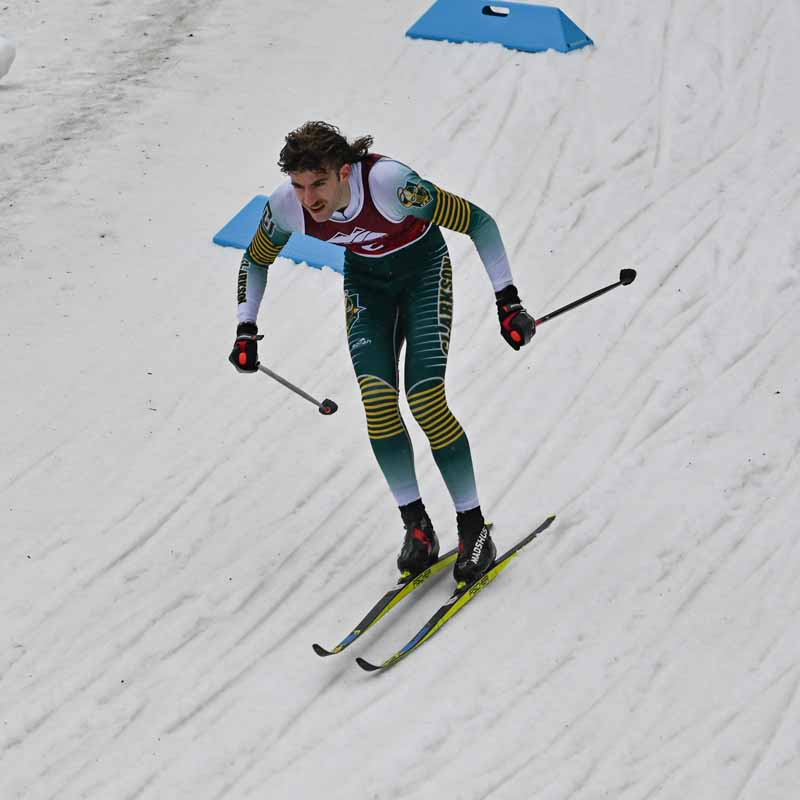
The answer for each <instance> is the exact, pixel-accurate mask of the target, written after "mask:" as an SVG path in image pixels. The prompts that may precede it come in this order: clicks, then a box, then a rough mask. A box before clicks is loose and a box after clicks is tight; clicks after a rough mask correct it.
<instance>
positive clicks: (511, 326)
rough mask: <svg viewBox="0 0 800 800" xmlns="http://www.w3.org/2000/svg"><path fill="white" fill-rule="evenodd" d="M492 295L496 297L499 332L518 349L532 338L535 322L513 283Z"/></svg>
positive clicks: (534, 331)
mask: <svg viewBox="0 0 800 800" xmlns="http://www.w3.org/2000/svg"><path fill="white" fill-rule="evenodd" d="M494 296H495V298H496V299H497V316H498V317H499V319H500V333H501V334H502V336H503V338H504V339H505V340H506V341H507V342H508V343H509V344H510V345H511V346H512V347H513V348H514V349H515V350H519V349H520V347H522V346H523V345H526V344H528V342H529V341H530V340H531V339H533V335H534V334H535V333H536V322H535V321H534V319H533V317H532V316H531V315H530V314H529V313H528V312H527V311H526V310H525V309H524V307H523V305H522V301H521V300H520V299H519V294H518V293H517V287H516V286H514V284H511V285H510V286H506V287H505V289H501V290H500V291H499V292H495V295H494Z"/></svg>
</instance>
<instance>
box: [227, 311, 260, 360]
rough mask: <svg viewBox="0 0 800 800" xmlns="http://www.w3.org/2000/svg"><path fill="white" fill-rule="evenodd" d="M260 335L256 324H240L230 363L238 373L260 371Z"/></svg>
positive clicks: (229, 357) (229, 358)
mask: <svg viewBox="0 0 800 800" xmlns="http://www.w3.org/2000/svg"><path fill="white" fill-rule="evenodd" d="M263 338H264V337H263V336H259V335H258V328H257V327H256V324H255V322H240V323H239V325H238V326H237V328H236V341H235V342H234V343H233V350H231V354H230V355H229V356H228V361H230V362H231V364H233V366H234V367H236V369H237V371H238V372H256V371H257V370H258V340H259V339H263Z"/></svg>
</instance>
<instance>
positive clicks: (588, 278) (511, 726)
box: [0, 0, 800, 800]
mask: <svg viewBox="0 0 800 800" xmlns="http://www.w3.org/2000/svg"><path fill="white" fill-rule="evenodd" d="M428 5H429V3H428V2H427V0H409V2H406V3H390V2H385V1H384V0H378V1H377V2H371V3H366V2H360V0H359V1H358V2H356V1H355V0H348V2H345V0H333V2H330V3H325V4H319V3H316V2H314V3H312V2H310V0H298V2H296V3H294V4H291V5H284V4H277V3H263V4H255V5H254V4H252V3H244V2H241V0H223V2H210V0H200V1H199V2H198V0H193V1H192V2H189V0H166V2H165V1H164V0H162V2H156V1H155V0H145V2H141V0H140V1H139V2H133V0H119V2H115V3H113V4H108V3H104V2H100V0H96V1H95V2H92V3H78V2H74V0H61V2H55V0H41V2H37V3H33V4H29V3H23V4H12V5H10V6H8V7H6V8H4V10H3V19H2V26H3V29H4V30H5V31H7V32H9V33H10V32H13V34H14V36H15V37H16V41H17V42H18V46H19V54H20V56H19V59H18V61H17V63H16V65H15V69H14V72H13V73H12V74H11V75H10V76H9V78H8V79H6V80H5V81H3V83H2V85H0V107H1V108H2V113H1V114H0V153H1V154H2V158H0V187H2V188H0V208H1V210H0V241H2V244H3V247H2V250H0V253H2V272H0V281H1V282H2V283H1V285H0V332H1V335H2V337H3V342H4V347H3V350H2V352H3V356H2V387H3V388H2V392H1V393H0V443H1V449H0V453H2V458H1V459H0V496H1V497H2V505H0V530H2V542H3V547H2V550H1V551H0V559H1V560H0V568H1V569H2V573H1V574H2V580H0V612H1V613H2V620H3V625H2V639H1V641H2V648H0V797H2V798H4V800H5V798H25V800H28V799H29V798H35V799H37V800H38V798H59V800H62V799H63V798H102V800H109V799H113V800H117V798H119V799H120V800H122V798H159V799H161V798H192V800H205V799H206V798H208V800H211V799H212V798H226V799H227V798H265V797H267V798H271V799H273V798H274V799H282V798H300V797H317V796H324V797H326V798H332V799H335V798H369V799H370V800H384V799H387V800H388V799H389V798H391V800H399V799H400V798H403V799H404V800H405V799H406V798H408V799H409V800H412V799H413V800H427V798H438V797H444V796H447V797H452V798H458V799H459V800H478V799H479V798H481V799H483V798H491V800H517V799H518V798H519V799H520V800H523V799H524V800H527V798H534V797H535V798H537V800H562V799H563V800H567V798H570V799H571V800H596V799H599V798H615V800H645V799H647V800H677V799H678V798H686V797H692V798H701V797H702V798H704V800H789V798H792V797H794V796H796V792H797V786H798V785H800V727H799V726H798V718H800V637H798V635H797V616H798V611H800V545H799V544H798V537H797V520H798V518H800V493H798V491H797V487H798V484H799V482H800V457H798V456H799V454H800V432H799V430H798V425H797V409H798V404H799V403H800V377H799V375H798V370H797V364H798V357H797V352H798V344H797V343H798V340H799V339H800V315H798V313H797V307H798V301H799V300H800V283H798V279H799V278H800V269H799V268H798V255H800V227H799V226H798V224H797V220H798V213H799V212H800V155H799V154H798V151H797V141H798V135H799V134H800V130H799V127H800V126H799V124H798V123H800V112H798V110H797V103H796V96H797V84H798V79H797V71H796V55H795V53H794V48H793V45H794V43H795V41H796V39H797V36H798V34H800V18H799V17H798V13H797V9H796V4H794V3H792V2H790V0H777V2H774V3H771V4H763V3H760V2H755V0H747V1H746V2H739V3H735V4H730V3H724V2H722V0H710V2H707V3H704V4H701V5H699V4H697V3H694V2H690V1H689V0H654V2H652V3H649V4H647V7H646V8H644V7H640V6H639V4H635V3H630V2H625V0H608V2H605V3H602V4H597V3H590V2H588V0H573V2H571V3H570V5H569V6H563V8H564V10H565V11H566V12H567V13H568V14H569V15H570V16H571V17H572V18H573V19H574V20H575V21H576V23H577V24H579V25H580V26H581V27H582V28H583V29H584V30H586V31H587V33H588V34H589V35H590V36H591V37H592V38H593V39H594V40H595V42H596V43H597V44H596V46H595V47H593V48H586V49H583V50H581V51H578V52H575V53H571V54H569V55H561V54H557V53H552V52H550V53H545V54H537V55H528V54H521V53H515V52H513V51H509V50H505V49H503V48H501V47H499V46H495V45H451V44H444V43H437V42H426V41H412V40H409V39H406V38H405V37H404V36H403V35H402V34H403V31H405V30H406V28H407V27H408V26H409V25H410V24H411V23H412V22H413V21H414V20H416V19H417V18H418V17H419V16H420V14H421V13H422V12H423V11H424V10H425V9H426V8H427V6H428ZM12 79H13V80H12ZM306 119H326V120H330V121H333V122H335V123H337V124H339V125H340V126H341V127H342V129H343V130H344V131H345V132H346V133H348V134H349V135H351V136H357V135H361V134H363V133H371V134H372V135H373V136H374V137H375V142H376V145H375V148H376V150H378V151H379V152H385V153H388V154H391V155H392V156H394V157H397V158H399V159H401V160H403V161H405V162H407V163H410V164H412V165H414V166H415V167H416V168H417V169H418V170H419V171H420V172H421V173H423V174H425V175H426V176H427V177H430V178H431V179H432V180H434V181H436V182H437V183H439V184H441V185H442V186H444V187H445V188H447V189H448V190H450V191H452V192H456V193H459V194H462V195H465V196H467V197H469V198H470V199H472V200H474V201H475V202H477V203H478V204H480V205H481V206H482V207H484V208H486V209H487V210H489V211H490V212H491V213H492V214H493V215H494V216H495V218H496V219H497V221H498V224H499V225H500V228H501V231H502V232H503V235H504V239H505V241H506V245H507V248H508V251H509V254H510V256H511V259H512V265H513V268H514V271H515V278H516V282H517V285H518V286H519V288H520V292H521V295H522V298H523V300H524V301H525V302H526V305H527V306H528V307H529V308H530V309H531V311H532V312H533V313H535V314H536V316H537V317H538V316H542V315H543V314H544V313H546V312H548V311H550V310H552V309H553V308H556V307H558V306H560V305H563V304H564V303H567V302H569V301H571V300H572V299H575V298H576V297H579V296H581V295H583V294H585V293H587V292H590V291H592V290H594V289H596V288H599V287H600V286H603V285H605V284H607V283H610V282H613V281H614V280H616V278H617V275H618V272H619V269H620V268H622V267H633V268H635V269H637V271H638V278H637V280H636V282H635V283H634V284H632V285H631V286H628V287H626V288H620V289H617V290H615V291H614V292H612V293H610V294H609V295H607V296H605V297H603V298H600V299H598V300H596V301H594V302H592V303H589V304H587V305H586V306H583V307H582V308H580V309H579V310H576V311H573V312H570V313H569V314H566V315H564V316H563V317H560V318H558V319H556V320H553V321H552V322H548V323H546V324H545V325H542V326H541V327H540V330H539V331H538V332H537V335H536V337H535V339H534V341H533V342H532V344H531V345H530V347H528V348H526V349H524V350H523V351H521V352H520V353H515V352H513V351H512V350H511V349H510V348H508V347H507V346H506V345H505V344H504V343H503V341H502V340H501V338H500V336H499V333H498V331H497V322H496V318H495V316H494V308H493V297H492V293H491V288H490V285H489V282H488V280H487V278H486V276H485V274H484V272H483V269H482V267H481V265H480V262H479V260H478V258H477V254H476V253H475V252H474V249H473V248H472V245H471V244H470V242H469V240H468V239H466V238H465V237H459V236H458V235H456V234H452V235H448V237H447V238H448V242H449V243H450V246H451V253H452V256H453V261H454V265H455V269H454V280H455V291H456V301H455V315H456V316H455V331H454V337H453V341H452V347H451V359H450V370H449V373H448V396H449V398H450V400H451V402H452V404H453V407H454V410H455V412H456V414H457V416H458V417H459V419H460V420H461V422H462V423H463V424H464V426H465V428H466V430H467V431H468V433H469V436H470V441H471V442H472V446H473V455H474V458H475V461H476V467H477V471H478V478H479V489H480V492H481V496H482V502H483V506H484V508H485V509H486V511H487V513H488V515H489V517H490V518H491V519H492V520H494V522H495V525H496V527H495V536H496V539H497V540H498V542H499V545H500V547H501V548H503V547H505V546H506V545H509V544H511V542H512V541H513V540H514V539H516V538H517V537H518V536H519V535H520V534H521V533H523V532H525V530H526V529H529V528H530V527H531V526H532V525H534V524H536V523H537V522H539V521H540V520H541V519H542V518H543V517H544V516H545V515H546V514H548V513H551V512H555V513H557V514H558V519H557V520H556V523H555V524H554V525H553V527H552V528H551V529H550V530H549V531H548V532H547V534H545V535H544V536H543V537H542V538H541V539H539V540H537V541H536V542H535V543H534V544H532V545H531V546H530V547H529V548H528V549H527V550H526V551H525V553H524V554H523V555H522V557H521V558H520V559H519V560H517V561H516V562H515V563H514V564H513V565H512V566H511V567H509V569H508V570H506V572H505V573H504V574H503V576H502V577H501V578H500V579H499V580H498V581H497V582H496V583H495V584H493V585H492V586H491V587H490V588H489V589H487V590H486V592H485V593H484V594H482V595H481V597H480V599H479V600H476V601H475V602H474V603H473V604H472V605H471V606H470V608H469V609H467V610H466V611H465V612H464V613H463V614H462V615H460V616H459V617H457V618H456V619H455V620H454V621H453V622H452V623H451V624H450V625H448V626H447V627H446V628H445V629H444V630H443V631H442V632H441V633H439V634H437V636H436V638H435V639H434V640H432V641H431V642H430V643H428V644H426V645H425V646H424V647H423V648H421V649H420V650H419V652H418V653H416V654H414V655H413V656H412V657H411V658H410V659H408V660H406V661H404V662H401V663H400V664H398V665H397V666H396V667H394V668H393V669H392V670H390V671H389V672H387V673H385V674H382V675H377V676H376V675H367V674H366V673H363V672H362V671H361V670H359V669H358V668H357V667H356V666H355V665H354V663H353V660H352V657H353V656H355V655H363V656H365V657H366V658H368V659H370V660H375V659H380V658H384V657H386V656H388V655H389V654H390V653H391V652H392V651H393V650H394V649H395V647H396V646H398V645H399V644H402V643H403V642H405V641H406V639H407V638H408V637H409V636H410V635H411V634H412V633H413V632H414V631H415V630H416V629H417V627H418V626H419V624H421V622H422V621H423V620H424V619H425V618H426V617H427V615H428V613H429V612H430V610H431V609H432V608H433V607H434V606H436V605H438V602H439V600H440V599H441V598H442V597H444V596H445V595H446V593H447V591H448V590H449V588H450V587H449V586H448V585H447V582H448V581H447V580H445V581H442V582H441V583H440V584H437V585H435V586H433V587H431V588H430V589H428V590H426V591H424V592H423V593H422V596H421V597H420V598H418V599H413V598H412V599H411V600H408V601H406V603H407V608H405V609H404V610H403V611H401V612H399V613H397V614H396V616H395V615H393V616H392V618H387V620H385V621H384V622H382V623H381V625H380V626H379V628H377V629H376V630H375V631H370V632H369V633H368V634H367V635H365V637H364V638H363V639H362V640H361V641H360V642H359V643H358V644H356V645H354V646H353V647H352V648H351V649H350V650H348V651H347V652H346V653H344V654H342V655H339V656H337V657H335V658H330V659H325V660H322V659H319V658H317V657H316V656H315V655H314V654H313V652H312V650H311V646H310V645H311V643H312V642H315V641H318V642H320V643H321V644H323V645H328V646H329V645H332V644H334V643H335V642H336V641H338V640H339V638H340V637H341V636H342V635H344V634H345V633H346V632H347V631H348V630H349V626H350V625H352V624H353V623H354V622H355V621H357V618H358V616H359V615H360V614H361V613H363V612H365V611H366V610H367V609H368V607H369V605H370V604H371V603H372V602H373V600H374V599H376V598H377V596H379V594H380V593H382V592H383V591H384V590H385V589H386V588H387V587H388V586H389V585H391V582H392V581H393V579H394V565H393V562H394V558H395V556H396V552H397V550H398V548H399V544H400V534H401V530H400V525H399V518H398V515H397V511H396V509H395V508H394V507H393V504H392V501H391V496H390V495H389V493H388V491H387V489H386V487H385V485H384V482H383V479H382V477H381V476H380V474H379V472H378V470H377V467H376V465H375V464H374V461H373V457H372V454H371V452H370V450H369V446H368V441H367V438H366V432H365V425H364V421H363V416H362V410H361V407H360V401H359V397H358V391H357V387H356V385H355V381H354V380H353V375H352V369H351V366H350V363H349V359H348V356H347V353H346V348H345V342H344V331H343V325H342V322H343V303H342V298H341V278H340V277H339V276H338V275H336V274H335V273H333V272H332V271H330V270H323V271H322V272H319V271H317V270H312V269H307V268H305V267H297V266H294V265H292V264H290V263H288V262H286V261H281V262H279V263H278V264H277V265H276V266H275V268H274V269H273V270H272V272H271V275H270V286H269V290H268V297H267V300H266V301H265V304H264V307H263V309H262V315H261V329H262V332H263V333H264V334H265V336H266V338H265V339H264V342H263V343H262V349H261V353H262V359H263V361H264V363H265V364H266V365H268V366H269V367H270V368H272V369H274V370H276V371H277V372H279V373H280V374H282V375H285V376H286V377H287V378H289V379H290V380H292V381H294V382H296V383H298V384H299V385H301V386H303V387H304V388H306V389H307V390H308V391H309V392H310V393H311V394H314V395H315V396H318V397H320V398H321V397H325V396H327V397H331V398H333V399H334V400H335V401H336V402H337V403H338V404H339V408H340V410H339V412H338V413H337V414H336V415H335V416H332V417H330V418H326V417H323V416H322V415H320V414H318V413H317V412H316V411H315V410H314V409H313V407H312V406H311V405H309V404H308V403H306V402H305V401H303V400H301V399H299V398H296V397H295V396H294V395H292V394H290V393H289V392H287V391H286V390H285V389H284V388H283V387H281V386H279V385H278V384H276V383H274V382H273V381H271V380H270V379H268V378H266V377H265V376H263V375H261V374H258V375H256V376H246V377H245V376H240V375H238V374H237V373H236V372H235V371H234V370H233V369H232V368H231V367H230V365H229V364H228V363H227V361H226V358H227V354H228V352H229V349H230V345H231V342H232V338H233V331H234V326H235V307H234V302H235V280H236V271H237V267H238V255H237V253H236V252H235V251H233V250H226V249H222V248H218V247H215V246H214V245H212V244H211V236H212V234H213V232H214V231H215V230H217V229H218V228H219V227H220V225H221V224H222V223H224V222H225V221H226V220H227V219H228V218H229V217H230V215H231V214H232V213H234V212H235V211H236V210H237V209H238V208H239V207H240V206H241V205H242V203H243V202H244V201H245V200H246V199H248V198H249V197H250V196H252V195H253V194H256V193H259V192H266V193H269V192H270V191H272V190H273V189H274V188H275V186H276V185H277V184H278V182H279V181H280V180H281V175H280V173H279V171H278V168H277V166H276V164H275V161H276V158H277V152H278V150H279V149H280V146H281V143H282V138H283V136H284V134H285V133H286V132H287V131H289V130H291V129H292V128H294V127H296V126H297V125H298V124H300V123H302V122H304V121H305V120H306ZM412 434H413V437H414V442H415V445H416V448H417V454H418V464H419V476H420V480H421V482H422V485H423V487H424V492H425V500H426V504H427V506H428V509H429V511H430V512H431V515H432V517H433V519H434V522H435V524H436V526H437V529H438V530H439V532H440V536H441V538H442V540H443V546H445V547H449V546H451V545H452V544H453V542H454V538H455V534H454V530H453V527H454V518H453V512H452V508H451V506H450V502H449V498H448V496H447V494H446V491H445V489H444V486H443V484H442V482H441V479H440V478H439V477H438V473H437V472H436V469H435V466H434V464H433V460H432V458H431V457H430V453H429V452H428V450H427V447H426V446H425V442H424V438H423V437H422V434H421V433H420V432H419V431H418V430H417V429H416V427H415V426H413V424H412Z"/></svg>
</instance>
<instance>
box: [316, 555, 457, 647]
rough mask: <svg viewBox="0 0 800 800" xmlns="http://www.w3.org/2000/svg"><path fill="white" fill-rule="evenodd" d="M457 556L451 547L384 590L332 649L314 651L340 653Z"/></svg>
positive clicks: (449, 564) (451, 562) (317, 645)
mask: <svg viewBox="0 0 800 800" xmlns="http://www.w3.org/2000/svg"><path fill="white" fill-rule="evenodd" d="M457 556H458V549H457V548H453V549H452V550H448V552H446V553H445V554H444V555H442V556H440V557H439V559H438V561H436V563H435V564H432V565H431V566H430V567H428V569H426V570H424V571H423V572H420V573H419V575H416V576H414V577H413V578H411V579H409V580H407V581H402V580H401V581H400V582H398V583H397V584H396V585H395V586H394V587H393V588H391V589H390V590H389V591H388V592H386V594H385V595H383V597H381V599H380V600H378V602H377V603H376V604H375V605H374V606H373V607H372V608H371V609H370V610H369V612H368V613H367V615H366V616H365V617H364V619H362V620H361V622H359V623H358V625H356V626H355V628H353V630H352V631H351V632H350V633H348V634H347V636H345V637H344V639H342V641H341V642H339V644H337V645H336V647H334V648H333V649H332V650H326V649H325V648H324V647H322V646H321V645H319V644H313V645H312V647H313V648H314V652H315V653H316V654H317V655H318V656H323V657H324V656H332V655H335V654H336V653H341V652H342V650H344V649H345V648H346V647H349V646H350V645H351V644H353V642H354V641H355V640H356V639H358V637H359V636H361V635H362V634H363V633H364V632H366V631H367V630H369V629H370V628H371V627H372V626H373V625H374V624H375V623H376V622H378V620H380V619H382V618H383V617H384V616H385V615H386V614H387V613H388V612H389V611H391V610H392V609H393V608H394V607H395V606H396V605H397V604H398V603H399V602H400V601H401V600H403V599H405V598H406V597H408V595H410V594H411V592H413V591H414V590H415V589H418V588H419V587H420V586H422V584H423V583H425V582H426V581H427V580H428V579H429V578H432V577H433V576H434V575H436V574H437V573H439V572H441V571H442V570H443V569H445V568H446V567H448V566H451V565H452V564H453V563H454V562H455V560H456V557H457Z"/></svg>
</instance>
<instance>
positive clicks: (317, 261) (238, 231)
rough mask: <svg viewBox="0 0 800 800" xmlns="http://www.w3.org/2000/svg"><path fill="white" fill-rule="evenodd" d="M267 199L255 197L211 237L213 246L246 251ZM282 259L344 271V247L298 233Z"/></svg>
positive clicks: (292, 237) (263, 196)
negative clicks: (217, 245)
mask: <svg viewBox="0 0 800 800" xmlns="http://www.w3.org/2000/svg"><path fill="white" fill-rule="evenodd" d="M267 200H269V197H268V196H267V195H265V194H257V195H256V196H255V197H254V198H253V199H252V200H251V201H250V202H249V203H248V204H247V205H246V206H245V207H244V208H243V209H242V210H241V211H239V213H238V214H236V216H235V217H234V218H233V219H232V220H231V221H230V222H228V224H227V225H225V226H224V227H223V228H222V229H221V230H220V231H219V232H218V233H217V234H216V235H215V236H214V239H213V241H214V244H219V245H222V246H223V247H237V248H239V249H240V250H245V249H247V246H248V245H249V244H250V241H251V240H252V238H253V236H254V235H255V232H256V229H257V228H258V224H259V222H261V217H262V215H263V214H264V206H265V205H266V204H267ZM281 256H282V257H283V258H290V259H291V260H292V261H296V262H297V263H298V264H308V265H309V266H310V267H316V268H317V269H322V267H330V268H331V269H334V270H336V272H343V271H344V247H340V246H339V245H337V244H329V243H328V242H321V241H320V240H319V239H314V238H313V237H311V236H305V235H303V234H301V233H293V234H292V236H291V238H290V239H289V241H288V242H287V243H286V245H285V247H284V248H283V250H281Z"/></svg>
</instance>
